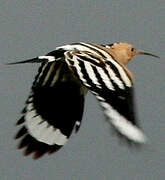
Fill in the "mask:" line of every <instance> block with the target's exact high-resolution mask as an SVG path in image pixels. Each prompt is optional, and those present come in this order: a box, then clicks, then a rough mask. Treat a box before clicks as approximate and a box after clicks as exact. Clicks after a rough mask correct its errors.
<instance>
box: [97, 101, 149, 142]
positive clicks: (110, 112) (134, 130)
mask: <svg viewBox="0 0 165 180" xmlns="http://www.w3.org/2000/svg"><path fill="white" fill-rule="evenodd" d="M100 104H101V106H102V107H103V108H104V112H105V114H106V115H107V116H108V117H109V118H110V123H111V124H112V125H114V127H116V129H118V131H119V132H120V133H121V134H123V135H124V136H126V137H127V138H128V139H130V140H133V141H135V142H137V143H145V142H146V141H147V138H146V136H145V135H144V134H143V132H142V131H141V130H140V129H139V128H138V127H136V126H135V125H133V124H132V123H131V122H129V121H128V120H127V119H126V118H124V117H123V116H122V115H120V114H119V113H118V112H117V111H116V110H115V109H113V108H112V107H111V106H110V105H109V104H108V103H106V102H100Z"/></svg>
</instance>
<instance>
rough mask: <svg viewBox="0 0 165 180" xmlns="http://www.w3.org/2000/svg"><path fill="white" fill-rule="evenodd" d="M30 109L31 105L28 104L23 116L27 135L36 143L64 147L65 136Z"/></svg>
mask: <svg viewBox="0 0 165 180" xmlns="http://www.w3.org/2000/svg"><path fill="white" fill-rule="evenodd" d="M32 108H33V103H29V104H28V105H27V107H26V110H27V112H26V114H25V126H26V127H27V129H28V131H29V134H30V135H31V136H33V137H34V138H36V139H37V140H38V141H40V142H43V143H46V144H49V145H54V144H57V145H64V144H65V143H66V141H67V136H65V135H63V134H62V133H61V131H60V130H59V129H55V128H54V127H53V126H51V125H49V124H48V122H46V120H44V119H42V117H41V116H40V115H38V114H37V113H36V110H31V109H32ZM42 121H44V122H42Z"/></svg>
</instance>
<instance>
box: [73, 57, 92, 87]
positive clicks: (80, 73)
mask: <svg viewBox="0 0 165 180" xmlns="http://www.w3.org/2000/svg"><path fill="white" fill-rule="evenodd" d="M73 60H74V65H73V66H74V67H76V69H77V74H78V75H79V78H80V79H81V81H83V83H84V84H85V85H86V86H87V87H90V85H89V84H88V83H87V81H86V79H84V77H83V73H82V72H81V67H80V66H79V61H77V59H76V57H73Z"/></svg>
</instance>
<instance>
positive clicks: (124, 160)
mask: <svg viewBox="0 0 165 180" xmlns="http://www.w3.org/2000/svg"><path fill="white" fill-rule="evenodd" d="M79 41H84V42H98V43H113V42H116V41H127V42H131V43H133V44H134V45H135V46H136V47H138V48H140V49H144V50H149V51H151V52H153V53H155V54H157V55H159V56H161V59H154V58H152V57H149V56H138V57H136V58H135V59H134V60H133V61H132V62H131V63H130V64H129V68H130V69H131V71H133V72H134V74H135V87H136V103H137V108H138V115H139V119H140V122H141V126H142V127H143V129H144V131H145V133H146V134H147V135H148V137H149V140H150V141H149V145H147V146H146V147H145V148H144V149H143V150H141V151H140V152H137V151H135V150H131V149H129V148H128V147H127V146H125V145H120V143H119V141H118V139H117V138H116V137H113V136H112V135H111V133H110V128H109V126H108V124H107V123H106V122H105V120H104V116H103V114H102V111H101V110H100V107H99V106H98V104H97V101H96V100H95V98H94V97H93V96H92V95H91V94H88V96H87V99H86V106H85V112H84V117H83V124H82V126H81V129H80V132H79V133H78V134H77V135H73V136H72V137H71V138H70V141H68V143H67V145H66V146H65V147H64V148H62V149H61V151H59V152H58V153H56V154H53V155H51V156H47V155H45V156H44V157H43V158H41V159H40V160H38V161H34V160H32V158H31V157H23V156H22V152H21V151H18V150H16V145H17V142H16V141H14V140H13V136H14V135H15V133H16V131H17V128H16V127H15V126H14V123H15V122H16V120H17V119H18V118H19V117H20V110H21V109H22V108H23V106H24V102H25V100H26V98H27V96H28V94H29V92H30V87H31V83H32V81H33V79H34V76H35V74H36V72H37V69H38V65H36V64H30V65H20V66H12V67H7V68H6V67H3V66H1V67H0V84H1V85H0V179H2V180H31V179H34V180H45V179H56V180H93V179H95V180H107V179H111V180H164V177H165V170H164V168H165V90H164V89H165V55H164V52H165V48H164V47H165V1H164V0H156V1H155V0H149V1H147V0H146V1H144V0H93V1H89V0H35V1H31V0H29V1H25V0H1V2H0V60H1V63H5V62H12V61H14V60H22V59H26V58H31V57H35V56H38V55H44V54H46V53H47V52H49V51H52V50H54V49H55V47H57V46H59V45H63V44H68V43H71V42H79Z"/></svg>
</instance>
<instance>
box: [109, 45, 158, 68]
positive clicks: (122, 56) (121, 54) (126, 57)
mask: <svg viewBox="0 0 165 180" xmlns="http://www.w3.org/2000/svg"><path fill="white" fill-rule="evenodd" d="M110 50H111V51H112V52H113V54H114V55H115V57H116V59H117V60H118V61H120V63H122V64H123V65H126V64H127V63H128V62H129V61H130V60H131V59H132V58H133V57H134V56H136V55H138V54H143V55H149V56H153V57H157V58H159V57H158V56H156V55H154V54H151V53H149V52H146V51H143V50H139V49H136V48H135V47H134V46H133V45H132V44H129V43H125V42H119V43H114V44H112V45H111V46H110Z"/></svg>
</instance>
